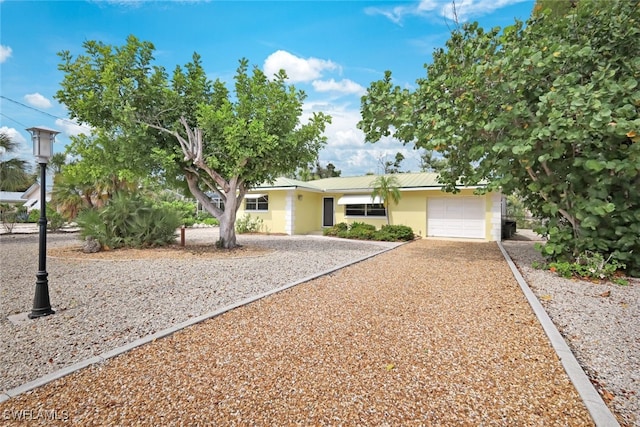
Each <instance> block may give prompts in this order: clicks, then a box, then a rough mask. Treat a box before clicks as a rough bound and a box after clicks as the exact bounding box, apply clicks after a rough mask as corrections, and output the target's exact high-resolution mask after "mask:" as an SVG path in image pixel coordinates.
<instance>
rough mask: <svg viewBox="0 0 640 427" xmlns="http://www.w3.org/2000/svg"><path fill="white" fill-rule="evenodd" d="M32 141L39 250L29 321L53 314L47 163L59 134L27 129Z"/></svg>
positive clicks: (40, 129) (51, 131)
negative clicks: (36, 169)
mask: <svg viewBox="0 0 640 427" xmlns="http://www.w3.org/2000/svg"><path fill="white" fill-rule="evenodd" d="M27 130H28V131H29V132H30V133H31V140H32V141H33V155H34V156H36V159H37V160H38V163H39V164H40V219H39V220H38V226H39V228H40V248H39V255H38V273H37V274H36V278H37V279H36V295H35V297H34V298H33V308H32V309H31V313H29V318H30V319H35V318H37V317H43V316H48V315H50V314H53V313H55V311H53V310H52V309H51V303H50V302H49V280H48V279H47V276H48V275H49V273H47V200H46V199H47V182H46V178H47V163H49V159H50V158H51V155H52V154H53V142H54V141H55V138H56V135H57V134H59V133H60V132H58V131H55V130H53V129H47V128H45V127H33V128H29V129H27Z"/></svg>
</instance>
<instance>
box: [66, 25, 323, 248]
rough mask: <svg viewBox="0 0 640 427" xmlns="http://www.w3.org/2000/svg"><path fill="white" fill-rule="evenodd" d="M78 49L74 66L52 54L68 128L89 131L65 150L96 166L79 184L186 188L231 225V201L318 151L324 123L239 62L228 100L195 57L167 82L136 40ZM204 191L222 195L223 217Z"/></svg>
mask: <svg viewBox="0 0 640 427" xmlns="http://www.w3.org/2000/svg"><path fill="white" fill-rule="evenodd" d="M83 48H84V51H85V52H84V54H82V55H79V56H78V57H76V58H74V57H73V56H72V55H71V53H70V52H68V51H65V52H61V53H60V57H61V59H62V63H61V64H60V66H59V69H60V70H61V71H62V72H63V73H64V78H63V81H62V83H61V89H60V90H59V91H58V92H57V94H56V98H57V99H58V100H59V101H60V102H61V103H63V104H64V105H66V106H67V107H68V109H69V112H70V116H71V117H72V118H75V119H78V121H79V122H82V123H87V124H89V125H91V126H92V127H93V128H94V129H96V130H97V132H96V133H97V137H92V138H90V139H84V140H83V139H80V138H79V139H77V140H76V141H74V143H73V144H72V147H71V151H72V154H77V155H80V156H81V157H82V158H83V159H85V158H91V159H94V160H93V161H87V162H84V163H82V162H80V163H79V164H78V165H77V166H76V173H77V174H78V175H80V176H82V177H83V182H87V180H84V178H87V177H89V176H91V175H94V174H95V175H97V176H103V175H104V172H105V170H110V171H112V172H113V171H115V172H116V176H117V177H118V178H121V179H126V180H131V178H132V177H136V178H140V177H147V176H151V177H152V178H153V179H155V180H156V181H161V182H163V183H166V184H167V185H173V186H181V188H188V191H190V192H191V194H192V195H193V196H194V197H195V198H196V199H197V200H198V201H199V202H200V203H201V204H202V206H203V208H204V209H205V210H207V211H208V212H210V213H211V214H212V215H213V216H214V217H216V218H217V219H218V220H219V221H221V222H222V223H224V222H226V221H232V220H233V218H235V215H230V214H229V212H232V211H233V212H235V211H236V210H237V206H238V203H240V202H241V197H240V198H238V197H237V195H238V194H245V193H246V191H247V190H248V189H249V188H252V187H254V186H256V185H258V184H262V183H263V182H267V181H273V180H274V179H275V178H277V177H278V176H280V175H283V174H287V173H292V172H294V171H295V170H296V169H297V168H298V167H304V166H306V165H308V164H310V163H311V162H313V161H315V159H316V158H317V156H318V152H319V150H320V149H321V148H322V147H323V146H324V145H325V143H326V138H325V137H324V136H323V133H324V130H325V127H326V125H327V124H328V123H330V121H331V118H330V117H329V116H327V115H325V114H323V113H313V114H312V116H311V117H310V118H309V119H308V120H307V121H306V122H304V123H303V122H302V121H301V117H302V115H303V111H302V106H303V102H304V100H305V98H306V95H305V93H304V92H303V91H300V90H296V89H295V87H293V86H290V85H287V76H286V74H285V72H284V71H280V72H278V73H277V74H276V75H275V76H267V75H265V74H264V73H263V71H262V70H261V69H260V68H259V67H254V68H253V69H250V68H249V62H248V61H247V60H246V59H241V60H240V61H239V66H238V68H237V70H236V75H235V77H234V80H235V85H234V89H235V90H234V93H231V92H230V91H229V90H228V89H227V87H226V85H225V83H224V82H223V81H222V80H219V79H218V80H216V81H214V82H212V81H210V80H209V79H208V78H207V74H208V73H207V72H206V71H205V70H204V67H203V64H202V59H201V58H200V56H199V55H198V54H197V53H194V54H193V57H192V61H191V62H189V63H187V64H186V65H185V66H184V67H180V66H177V67H176V68H175V69H174V71H173V73H172V74H171V76H169V74H168V73H167V72H166V70H165V69H164V68H163V67H161V66H158V65H154V57H153V54H154V49H155V48H154V46H153V44H152V43H150V42H144V41H140V40H138V39H137V38H136V37H134V36H129V37H128V38H127V42H126V44H125V45H124V46H110V45H106V44H104V43H101V42H98V41H86V42H85V43H84V44H83ZM99 159H102V160H103V161H100V160H99ZM103 165H104V167H103ZM68 167H69V166H68ZM68 167H66V168H65V169H67V168H68ZM209 191H216V192H219V193H220V195H221V196H222V197H223V199H224V201H225V205H224V206H225V207H224V209H225V210H227V212H226V213H225V212H223V211H222V210H221V209H219V208H218V207H217V206H216V205H215V204H213V203H211V201H210V199H209V196H208V195H207V192H209ZM222 225H224V226H222V227H221V230H222V231H221V233H225V234H227V235H224V236H221V238H222V241H223V242H224V245H225V247H226V248H231V247H234V246H235V245H236V238H235V232H234V227H233V224H230V226H227V224H222Z"/></svg>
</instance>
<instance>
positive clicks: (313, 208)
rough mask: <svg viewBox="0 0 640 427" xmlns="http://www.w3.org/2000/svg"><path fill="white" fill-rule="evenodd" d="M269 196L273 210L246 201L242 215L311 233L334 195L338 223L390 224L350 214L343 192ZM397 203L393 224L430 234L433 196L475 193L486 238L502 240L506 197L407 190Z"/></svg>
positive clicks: (271, 228) (273, 228) (278, 228)
mask: <svg viewBox="0 0 640 427" xmlns="http://www.w3.org/2000/svg"><path fill="white" fill-rule="evenodd" d="M264 193H265V194H268V195H269V210H268V211H267V212H261V211H248V212H245V211H244V204H243V206H242V207H241V209H240V210H239V211H238V218H240V217H242V216H243V215H244V214H245V213H249V215H251V216H252V217H254V218H260V219H262V221H263V229H262V231H263V232H270V233H286V234H308V233H310V232H314V231H318V230H321V229H322V210H323V199H324V198H325V197H333V198H334V210H335V217H334V218H335V220H334V223H335V224H337V223H340V222H345V223H347V224H352V223H354V222H356V221H357V222H365V223H367V224H372V225H375V226H376V228H380V227H382V226H383V225H385V224H386V223H387V221H386V218H384V217H365V216H357V217H356V216H347V215H346V214H345V205H338V200H339V199H340V197H342V196H343V195H344V194H343V193H316V192H310V191H305V190H300V189H295V190H294V189H291V190H275V191H264ZM401 195H402V197H401V199H400V201H399V202H398V204H397V205H395V204H393V203H391V206H390V208H389V219H390V223H391V224H393V225H406V226H409V227H411V228H412V229H413V231H414V232H415V233H416V234H417V235H419V236H426V234H427V221H428V219H427V204H428V200H429V198H430V197H454V198H455V197H460V196H463V197H464V196H467V197H468V196H474V197H484V199H485V224H486V225H485V239H486V240H489V241H494V240H500V238H501V223H502V205H503V203H502V196H501V194H500V193H489V194H487V195H484V196H475V195H474V194H473V189H464V190H461V191H460V192H459V193H457V194H451V193H445V192H443V191H440V190H439V189H433V190H431V189H430V190H418V191H403V192H401Z"/></svg>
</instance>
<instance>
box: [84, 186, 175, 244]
mask: <svg viewBox="0 0 640 427" xmlns="http://www.w3.org/2000/svg"><path fill="white" fill-rule="evenodd" d="M77 222H78V225H79V226H80V235H81V236H82V237H84V238H86V237H88V236H91V237H93V238H94V239H96V240H97V241H98V242H100V244H101V245H102V247H108V248H119V247H144V246H162V245H166V244H169V243H172V242H173V241H174V240H175V231H176V229H177V228H178V227H179V226H180V217H179V215H178V214H177V213H176V212H175V211H174V210H173V209H170V208H167V207H154V206H153V204H152V202H150V201H149V200H146V199H144V198H143V197H141V196H140V195H138V194H127V193H124V192H118V193H116V194H115V195H114V197H113V198H112V199H111V200H110V201H109V203H107V205H106V206H104V207H103V208H100V209H87V210H84V211H82V212H81V213H80V214H79V215H78V217H77Z"/></svg>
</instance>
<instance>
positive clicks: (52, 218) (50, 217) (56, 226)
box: [47, 205, 67, 231]
mask: <svg viewBox="0 0 640 427" xmlns="http://www.w3.org/2000/svg"><path fill="white" fill-rule="evenodd" d="M65 222H67V221H66V220H65V219H64V217H63V216H62V215H61V214H60V213H58V212H57V211H55V210H53V208H51V207H49V206H48V205H47V228H48V229H49V230H53V231H56V230H60V229H61V228H62V226H63V225H64V223H65Z"/></svg>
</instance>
